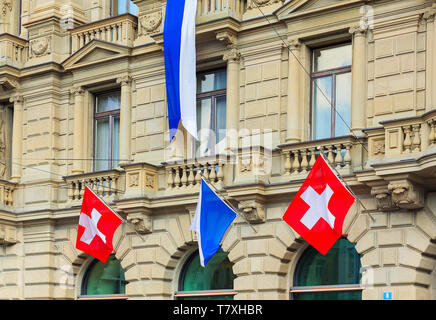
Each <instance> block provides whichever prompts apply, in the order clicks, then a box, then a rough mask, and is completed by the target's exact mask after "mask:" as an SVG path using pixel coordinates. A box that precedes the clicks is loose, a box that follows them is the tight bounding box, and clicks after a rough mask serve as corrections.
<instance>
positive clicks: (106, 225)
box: [76, 187, 123, 263]
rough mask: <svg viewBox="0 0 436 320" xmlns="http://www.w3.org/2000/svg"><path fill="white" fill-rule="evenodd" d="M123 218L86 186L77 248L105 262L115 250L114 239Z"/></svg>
mask: <svg viewBox="0 0 436 320" xmlns="http://www.w3.org/2000/svg"><path fill="white" fill-rule="evenodd" d="M122 222H123V220H122V219H121V218H120V217H119V216H118V215H117V214H116V213H115V212H114V211H112V210H111V208H109V207H108V206H107V205H106V204H105V203H104V202H103V201H102V200H101V199H100V198H99V197H98V196H97V195H96V194H95V193H94V192H92V191H91V190H90V189H89V188H88V187H85V192H84V194H83V201H82V208H81V211H80V218H79V227H78V231H77V241H76V248H77V249H79V250H82V251H83V252H86V253H88V254H90V255H91V256H93V257H95V258H97V259H98V260H100V261H101V262H103V263H106V260H107V258H108V257H109V255H110V254H111V253H112V251H114V248H113V245H112V239H113V237H114V233H115V231H116V230H117V228H118V227H119V226H120V224H121V223H122Z"/></svg>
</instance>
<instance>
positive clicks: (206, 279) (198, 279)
mask: <svg viewBox="0 0 436 320" xmlns="http://www.w3.org/2000/svg"><path fill="white" fill-rule="evenodd" d="M227 255H228V254H227V253H226V252H224V251H222V250H221V249H220V250H219V251H218V252H217V253H216V254H215V255H214V256H213V258H212V259H211V260H210V261H209V262H208V263H207V264H206V267H204V268H203V267H202V266H201V265H200V256H199V255H198V251H197V252H196V253H194V254H192V255H191V256H190V257H189V258H188V260H187V261H186V263H185V265H184V266H183V269H182V272H181V274H180V278H179V291H177V292H176V294H175V296H176V298H177V299H184V300H188V299H192V300H193V299H196V300H197V299H208V300H212V299H220V300H224V299H225V300H231V299H233V296H234V295H235V294H236V292H235V291H234V290H233V280H234V279H235V276H234V275H233V271H232V264H231V263H230V261H229V259H228V258H227Z"/></svg>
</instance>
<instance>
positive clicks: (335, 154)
mask: <svg viewBox="0 0 436 320" xmlns="http://www.w3.org/2000/svg"><path fill="white" fill-rule="evenodd" d="M358 143H359V142H358V141H357V140H356V139H355V138H354V137H352V136H345V137H339V138H332V139H328V140H316V141H307V142H299V143H292V144H287V145H281V146H279V147H280V149H281V151H282V154H283V155H284V158H285V161H284V172H283V175H284V176H288V177H291V176H293V175H299V174H307V173H308V172H309V171H310V170H311V169H312V167H313V165H314V164H315V161H316V158H317V156H318V155H319V154H320V153H321V152H322V153H323V154H324V156H325V159H327V160H328V162H329V163H330V165H331V166H332V167H334V168H336V169H337V170H338V171H339V172H340V173H341V174H350V173H352V167H353V166H352V159H353V158H352V154H351V152H352V148H353V146H354V145H356V144H358Z"/></svg>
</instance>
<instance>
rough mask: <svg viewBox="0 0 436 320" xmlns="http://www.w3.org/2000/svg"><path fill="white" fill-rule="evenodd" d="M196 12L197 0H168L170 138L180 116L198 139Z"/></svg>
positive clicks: (166, 40)
mask: <svg viewBox="0 0 436 320" xmlns="http://www.w3.org/2000/svg"><path fill="white" fill-rule="evenodd" d="M196 14H197V0H167V5H166V11H165V24H164V34H163V36H164V58H165V80H166V89H167V100H168V124H169V129H170V141H172V140H173V138H174V136H175V135H176V132H177V128H178V126H179V122H180V120H181V121H182V124H183V126H184V128H185V129H186V130H187V131H188V132H189V133H190V134H191V135H192V136H193V137H194V138H196V139H197V102H196V99H197V97H196V94H197V75H196V63H197V61H196V59H197V58H196V57H197V56H196V49H195V17H196Z"/></svg>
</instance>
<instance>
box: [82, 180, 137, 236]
mask: <svg viewBox="0 0 436 320" xmlns="http://www.w3.org/2000/svg"><path fill="white" fill-rule="evenodd" d="M82 183H83V184H84V185H85V186H86V187H88V189H89V191H91V192H92V193H93V194H94V195H95V196H96V197H97V198H99V199H100V200H101V202H103V203H104V204H105V205H106V206H107V207H108V208H110V209H111V211H112V212H113V213H114V214H115V215H116V216H117V217H118V218H119V219H120V220H121V221H122V224H125V225H128V226H130V227H131V228H132V229H133V231H135V233H136V235H137V236H138V237H140V238H141V239H142V241H144V242H145V239H144V238H143V237H142V236H141V235H140V234H139V233H138V231H137V230H136V229H135V226H134V225H133V224H132V223H131V222H130V221H129V220H126V219H123V218H122V217H121V216H120V215H119V214H118V213H117V212H116V211H115V210H113V209H112V207H111V206H110V205H108V204H107V203H106V201H104V200H103V199H102V198H101V197H99V196H98V195H96V194H95V192H94V191H93V190H92V187H90V186H88V184H87V183H86V181H85V180H82Z"/></svg>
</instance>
